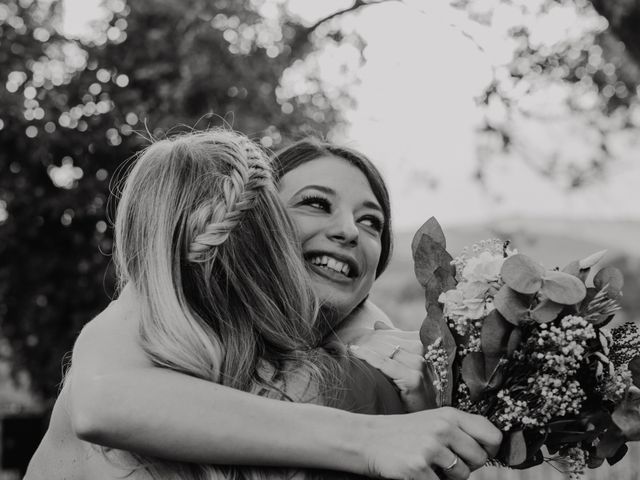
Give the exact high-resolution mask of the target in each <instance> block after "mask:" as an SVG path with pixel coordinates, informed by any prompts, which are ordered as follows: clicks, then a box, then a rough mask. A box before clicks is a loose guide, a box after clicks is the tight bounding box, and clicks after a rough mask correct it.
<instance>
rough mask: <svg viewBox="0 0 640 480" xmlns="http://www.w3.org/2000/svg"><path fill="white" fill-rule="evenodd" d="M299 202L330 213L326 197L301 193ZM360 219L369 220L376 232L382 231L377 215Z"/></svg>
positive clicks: (329, 203) (381, 223) (381, 224)
mask: <svg viewBox="0 0 640 480" xmlns="http://www.w3.org/2000/svg"><path fill="white" fill-rule="evenodd" d="M300 204H301V205H308V206H311V207H313V208H319V209H321V210H323V211H325V212H327V213H331V202H329V200H328V199H327V198H325V197H321V196H320V195H310V194H307V195H303V197H302V201H301V202H300ZM314 204H317V206H315V205H314ZM362 220H368V221H370V222H371V225H370V228H372V229H373V230H375V231H376V232H378V233H380V232H382V229H383V227H384V225H383V221H382V220H380V219H379V218H378V217H376V216H372V215H369V216H366V217H362V218H360V219H359V221H362Z"/></svg>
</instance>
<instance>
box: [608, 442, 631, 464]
mask: <svg viewBox="0 0 640 480" xmlns="http://www.w3.org/2000/svg"><path fill="white" fill-rule="evenodd" d="M628 451H629V447H627V446H626V445H625V444H622V445H620V448H618V450H617V451H616V453H614V454H613V455H611V456H610V457H609V458H607V463H609V465H615V464H616V463H618V462H619V461H620V460H622V459H623V458H624V456H625V455H626V454H627V452H628Z"/></svg>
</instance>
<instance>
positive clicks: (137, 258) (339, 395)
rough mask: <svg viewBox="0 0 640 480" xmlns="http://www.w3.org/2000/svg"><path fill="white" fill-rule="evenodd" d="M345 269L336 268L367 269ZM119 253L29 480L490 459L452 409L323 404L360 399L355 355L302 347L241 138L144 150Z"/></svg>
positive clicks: (386, 472)
mask: <svg viewBox="0 0 640 480" xmlns="http://www.w3.org/2000/svg"><path fill="white" fill-rule="evenodd" d="M316 173H317V172H316ZM351 173H353V172H351ZM313 208H315V207H313ZM367 224H369V222H367ZM372 238H373V235H372ZM349 242H350V245H355V244H354V242H353V240H349ZM373 243H375V242H373ZM369 253H370V252H369ZM321 260H322V259H321ZM354 262H356V261H355V260H354ZM358 262H359V260H358V261H357V262H356V263H348V262H347V263H348V265H349V266H350V267H353V268H354V269H355V271H357V270H358V269H362V270H363V271H364V270H365V269H364V267H362V266H360V263H358ZM116 264H117V267H118V272H119V277H120V281H121V283H122V284H123V285H125V284H126V286H125V287H124V288H123V290H122V292H121V296H120V298H119V299H118V300H117V301H115V302H112V304H111V305H110V306H109V307H108V308H107V309H106V310H105V311H104V312H103V313H102V314H101V315H99V316H98V317H97V318H96V319H94V320H92V321H91V322H89V324H87V326H85V328H84V329H83V331H82V332H81V334H80V336H79V338H78V340H77V342H76V345H75V347H74V353H73V359H72V367H71V368H70V370H69V371H68V373H67V376H66V379H65V382H64V385H63V388H62V390H61V393H60V396H59V398H58V400H57V402H56V406H55V407H54V411H53V414H52V417H51V423H50V427H49V430H48V432H47V434H46V435H45V438H44V439H43V441H42V444H41V445H40V447H39V449H38V451H37V452H36V455H35V456H34V458H33V459H32V463H31V465H30V468H29V471H28V472H27V477H26V478H27V479H41V478H47V479H55V478H69V479H80V478H115V477H119V478H121V477H123V476H126V475H128V474H130V476H132V477H133V478H184V479H205V478H264V477H271V478H285V477H287V478H290V477H291V476H292V473H291V472H290V471H286V470H281V469H270V468H268V467H269V466H271V467H276V466H277V467H300V468H306V469H325V470H341V471H344V472H352V473H354V474H363V475H369V476H376V477H377V476H381V477H384V478H429V479H431V478H435V474H434V471H433V468H435V467H438V466H439V467H440V468H443V469H445V470H446V474H447V475H448V476H449V477H451V478H466V477H467V476H468V472H469V468H468V467H469V466H471V467H472V468H473V467H477V466H479V465H481V464H483V463H484V461H485V460H486V458H487V453H486V452H485V450H484V449H483V448H482V447H481V445H486V447H485V448H486V449H488V450H489V451H490V452H493V450H494V449H495V447H496V446H497V445H498V443H499V441H500V435H499V432H498V431H497V430H495V429H494V428H493V427H491V426H490V424H488V422H487V421H486V420H484V419H482V418H480V417H476V416H473V415H468V414H463V413H461V412H456V411H455V410H453V409H437V410H432V411H425V412H418V413H413V414H409V415H389V416H370V415H363V414H361V413H350V412H346V411H341V410H337V409H335V408H332V407H333V406H338V407H343V408H345V406H346V405H347V404H348V403H349V402H355V403H357V402H358V395H357V392H355V391H354V388H356V387H354V386H353V385H351V384H350V379H349V377H348V372H349V370H348V368H349V366H352V365H360V367H362V365H363V364H359V363H358V361H357V360H355V359H353V358H350V359H347V360H348V362H347V369H343V367H344V364H340V363H338V362H336V361H335V360H334V359H333V358H332V357H330V356H329V355H327V354H326V353H325V352H324V351H323V350H322V349H320V348H314V347H315V345H316V344H317V343H318V341H319V335H318V322H316V311H317V309H316V306H315V305H316V302H315V297H314V295H313V292H312V291H311V288H310V285H311V284H310V282H309V277H308V274H307V272H306V270H305V267H304V263H303V258H302V256H301V254H300V250H299V248H298V245H296V244H295V233H294V227H293V225H292V223H291V221H290V220H289V217H288V216H287V214H286V211H285V209H284V207H283V206H282V204H281V203H280V199H279V197H278V192H277V191H276V189H275V186H274V183H273V180H272V173H271V170H270V167H269V165H268V164H267V162H266V161H265V158H264V157H263V154H262V152H261V151H260V150H259V149H257V148H256V147H255V146H254V145H253V144H251V143H250V142H249V141H248V140H247V139H246V138H245V137H242V136H240V135H238V134H235V133H231V132H228V131H222V130H214V131H209V132H202V133H196V134H192V135H186V136H179V137H176V138H174V139H167V140H163V141H160V142H157V143H155V144H154V145H152V146H151V147H149V148H148V149H146V150H145V151H144V152H143V153H142V154H141V155H140V156H139V158H138V159H137V161H136V164H135V166H134V167H133V169H132V170H131V172H130V173H129V176H128V178H127V181H126V184H125V188H124V191H123V193H122V198H121V200H120V203H119V206H118V212H117V216H116ZM334 267H335V264H333V265H332V268H334ZM368 267H371V265H369V266H368ZM367 271H368V268H367ZM347 276H348V275H347ZM358 291H360V290H359V289H358ZM330 310H331V309H330ZM323 320H324V321H325V322H326V318H323ZM325 325H326V323H325ZM396 353H397V351H396V349H394V353H393V354H392V355H390V357H389V358H390V359H392V358H391V357H393V356H394V355H395V354H396ZM352 362H353V363H352ZM343 363H344V362H343ZM158 367H160V368H158ZM363 368H364V367H363ZM351 371H357V369H353V368H351ZM345 372H346V373H345ZM343 375H347V376H346V377H345V376H343ZM365 385H366V384H365ZM368 385H372V384H371V383H369V384H368ZM373 386H374V387H376V388H378V387H380V388H384V387H383V383H382V382H377V381H376V382H374V384H373ZM177 388H179V389H180V391H176V389H177ZM345 391H346V395H345ZM182 395H184V397H185V398H184V402H182V403H180V401H179V400H180V399H181V396H182ZM345 399H346V400H345ZM282 400H288V401H287V402H283V401H282ZM349 407H351V405H349ZM356 407H357V405H356ZM390 408H391V407H389V408H387V411H382V412H375V411H374V412H369V413H392V412H391V411H389V410H390ZM356 410H357V408H356ZM365 410H366V409H365ZM78 437H80V438H82V439H83V440H84V441H82V440H80V439H79V438H78ZM88 442H94V443H97V444H102V445H108V446H110V447H112V448H118V449H121V450H109V449H101V448H99V447H97V446H96V445H92V444H90V443H88ZM458 456H460V459H459V458H458ZM153 457H162V458H168V459H170V460H176V461H180V462H190V463H171V462H168V461H159V460H155V459H154V458H153ZM205 464H216V465H230V466H229V467H221V466H218V467H214V466H211V465H208V466H207V465H205ZM234 465H235V467H234ZM240 465H261V466H264V467H262V468H260V469H253V468H250V467H240ZM305 472H306V474H308V475H311V471H310V470H306V471H305ZM318 475H319V476H320V477H321V478H323V477H324V476H326V475H328V473H326V474H325V473H318Z"/></svg>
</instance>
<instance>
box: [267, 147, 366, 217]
mask: <svg viewBox="0 0 640 480" xmlns="http://www.w3.org/2000/svg"><path fill="white" fill-rule="evenodd" d="M315 187H318V189H319V190H322V191H324V192H326V193H331V192H328V190H331V191H333V193H335V194H336V195H339V196H348V197H354V198H359V199H361V201H363V202H365V201H368V202H375V203H376V204H379V202H378V201H377V199H376V197H375V195H374V193H373V190H372V188H371V185H370V183H369V180H368V179H367V177H366V176H365V174H364V173H363V172H362V171H361V170H360V169H359V168H358V167H356V166H355V165H352V164H351V163H349V162H348V161H347V160H344V159H342V158H339V157H335V156H322V157H319V158H316V159H314V160H310V161H308V162H305V163H303V164H301V165H298V166H297V167H296V168H294V169H292V170H290V171H288V172H287V173H286V174H284V175H283V176H282V178H281V179H280V187H279V188H280V192H281V194H282V195H283V196H285V197H287V198H290V197H292V196H294V195H296V194H297V193H298V192H300V191H304V190H306V189H312V188H315ZM378 206H379V205H378Z"/></svg>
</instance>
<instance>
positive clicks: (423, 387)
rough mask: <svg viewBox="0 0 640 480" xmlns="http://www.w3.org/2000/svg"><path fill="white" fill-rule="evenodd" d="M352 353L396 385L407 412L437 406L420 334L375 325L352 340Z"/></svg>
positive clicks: (378, 324) (379, 324)
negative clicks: (426, 374)
mask: <svg viewBox="0 0 640 480" xmlns="http://www.w3.org/2000/svg"><path fill="white" fill-rule="evenodd" d="M349 350H350V351H351V353H352V354H353V355H354V356H355V357H357V358H360V359H361V360H364V361H365V362H367V363H368V364H370V365H371V366H373V367H375V368H377V369H378V370H380V371H381V372H382V373H384V374H385V375H386V376H387V377H389V379H391V380H392V381H393V383H395V385H396V386H397V387H398V389H399V390H400V396H401V397H402V400H403V402H404V405H405V407H406V409H407V411H408V412H417V411H420V410H426V409H428V408H435V407H436V406H437V404H436V397H435V391H434V389H433V388H432V386H431V385H430V384H428V382H427V381H426V379H425V375H424V368H425V361H424V357H423V346H422V342H421V341H420V336H419V333H418V332H417V331H411V332H406V331H402V330H397V329H392V328H391V327H389V326H388V325H386V324H385V323H383V322H376V323H375V325H374V330H369V331H368V332H367V333H366V334H363V335H360V336H359V337H357V338H354V339H353V340H352V344H351V345H350V348H349Z"/></svg>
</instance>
